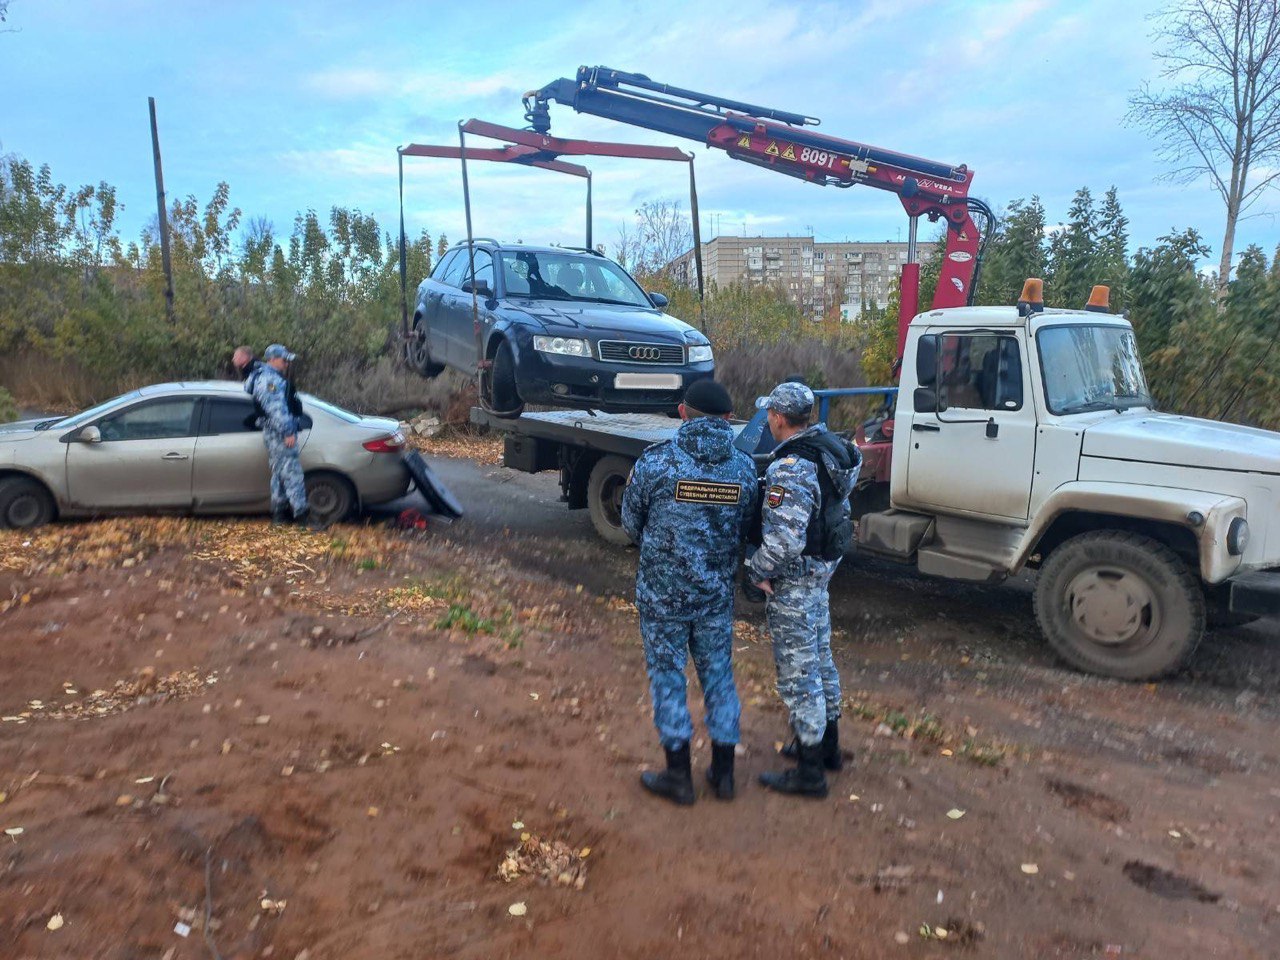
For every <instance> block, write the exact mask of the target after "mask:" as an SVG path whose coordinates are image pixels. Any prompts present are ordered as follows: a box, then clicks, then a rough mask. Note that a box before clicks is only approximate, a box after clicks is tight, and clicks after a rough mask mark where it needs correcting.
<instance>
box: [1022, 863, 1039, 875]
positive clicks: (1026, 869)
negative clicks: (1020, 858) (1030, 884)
mask: <svg viewBox="0 0 1280 960" xmlns="http://www.w3.org/2000/svg"><path fill="white" fill-rule="evenodd" d="M1022 872H1023V873H1027V874H1036V873H1039V872H1040V868H1039V867H1037V866H1036V865H1035V864H1034V863H1024V864H1023V865H1022Z"/></svg>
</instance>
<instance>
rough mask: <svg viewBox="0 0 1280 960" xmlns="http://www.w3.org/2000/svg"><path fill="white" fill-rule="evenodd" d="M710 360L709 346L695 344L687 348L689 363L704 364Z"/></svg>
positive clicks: (707, 344)
mask: <svg viewBox="0 0 1280 960" xmlns="http://www.w3.org/2000/svg"><path fill="white" fill-rule="evenodd" d="M710 359H711V344H709V343H701V344H695V345H694V346H692V347H690V348H689V362H690V363H706V362H707V361H708V360H710Z"/></svg>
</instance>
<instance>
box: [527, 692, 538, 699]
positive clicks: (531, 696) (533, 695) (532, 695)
mask: <svg viewBox="0 0 1280 960" xmlns="http://www.w3.org/2000/svg"><path fill="white" fill-rule="evenodd" d="M529 699H530V700H537V699H538V695H537V694H536V693H531V694H529Z"/></svg>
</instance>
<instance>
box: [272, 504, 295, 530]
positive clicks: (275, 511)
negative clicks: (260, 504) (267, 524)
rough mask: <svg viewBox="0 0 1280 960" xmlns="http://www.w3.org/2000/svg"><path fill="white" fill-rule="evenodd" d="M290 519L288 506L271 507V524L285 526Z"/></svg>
mask: <svg viewBox="0 0 1280 960" xmlns="http://www.w3.org/2000/svg"><path fill="white" fill-rule="evenodd" d="M290 519H292V518H291V517H290V515H289V508H288V507H273V508H272V509H271V525H272V526H273V527H283V526H284V525H285V524H287V523H288V522H289V521H290Z"/></svg>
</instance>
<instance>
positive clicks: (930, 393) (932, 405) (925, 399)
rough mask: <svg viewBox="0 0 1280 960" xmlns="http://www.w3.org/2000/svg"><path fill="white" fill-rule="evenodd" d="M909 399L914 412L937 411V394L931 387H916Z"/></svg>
mask: <svg viewBox="0 0 1280 960" xmlns="http://www.w3.org/2000/svg"><path fill="white" fill-rule="evenodd" d="M911 399H912V406H913V407H914V408H915V411H916V413H937V412H938V395H937V394H936V393H935V392H934V390H933V388H932V387H916V392H915V393H914V394H913V395H912V398H911Z"/></svg>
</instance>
